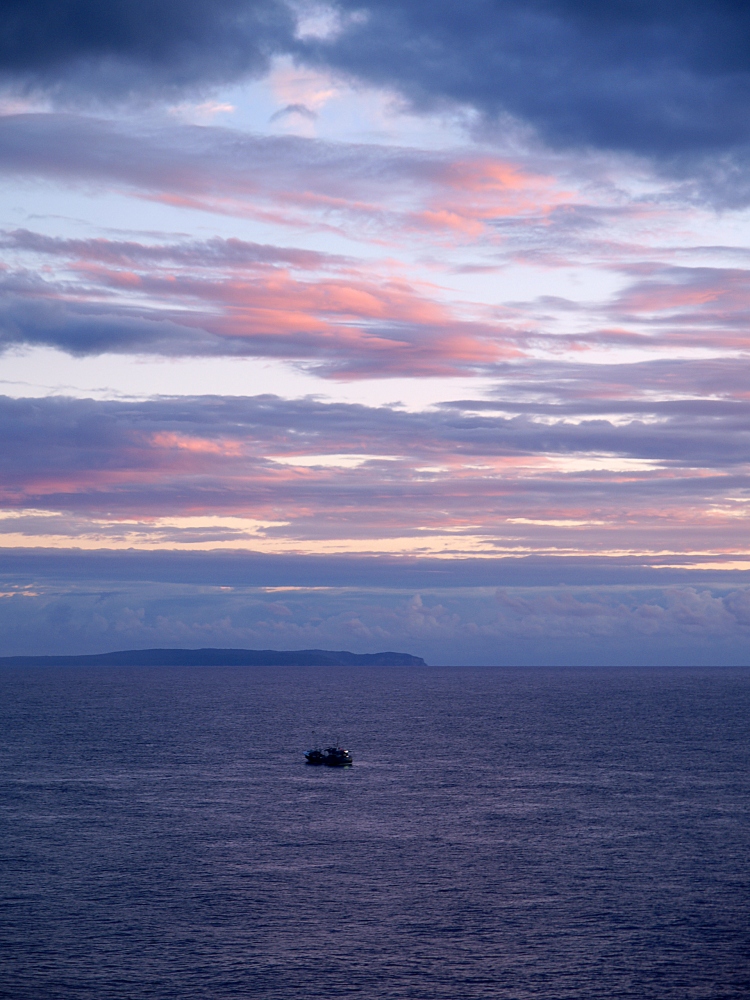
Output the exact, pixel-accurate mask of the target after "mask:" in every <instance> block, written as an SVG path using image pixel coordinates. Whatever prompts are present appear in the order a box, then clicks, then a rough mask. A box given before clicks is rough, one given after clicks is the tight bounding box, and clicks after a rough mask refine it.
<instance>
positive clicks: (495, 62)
mask: <svg viewBox="0 0 750 1000" xmlns="http://www.w3.org/2000/svg"><path fill="white" fill-rule="evenodd" d="M320 10H321V9H320V5H315V4H310V5H306V4H304V3H302V4H299V3H297V4H294V5H287V4H285V3H283V2H278V0H184V2H180V3H175V2H174V0H148V2H147V0H128V2H125V0H112V2H111V3H108V4H107V5H106V7H103V6H102V5H101V4H99V3H96V2H94V0H65V2H60V0H33V2H28V0H23V2H22V0H14V2H9V3H6V4H5V8H4V11H3V17H4V23H5V26H6V30H5V32H4V34H3V42H2V45H0V67H1V68H2V72H3V73H4V75H5V78H6V80H8V81H11V82H13V81H15V82H17V83H21V84H23V85H26V86H37V87H46V88H48V89H50V90H52V91H55V90H56V91H58V92H60V91H63V92H64V91H66V90H67V91H69V92H77V93H78V94H79V95H80V94H84V93H86V92H88V93H90V94H96V95H97V96H99V97H101V96H102V95H106V94H107V93H109V94H120V95H122V94H133V93H137V92H140V93H143V92H146V93H149V92H151V93H153V92H154V91H157V92H158V91H159V90H165V89H166V90H171V91H175V90H180V89H188V90H189V89H200V88H201V87H205V86H206V85H210V84H216V83H220V82H226V81H230V80H235V79H240V78H242V77H245V76H247V75H258V74H260V73H262V72H264V71H265V70H266V69H267V67H268V65H269V59H270V58H271V57H272V56H274V55H280V54H287V55H292V56H294V57H295V58H296V59H297V60H298V61H303V62H307V63H308V64H309V65H311V66H317V67H322V68H324V69H326V70H334V71H336V72H339V73H341V74H344V75H346V76H348V77H349V78H354V79H356V80H359V81H365V82H367V83H369V84H373V85H376V86H379V87H384V88H386V89H388V90H396V91H399V92H400V93H401V94H403V95H404V96H405V97H406V98H407V99H408V100H410V101H411V102H412V104H413V106H414V107H416V108H418V109H432V108H435V107H439V106H440V105H441V104H442V105H445V104H446V103H448V104H457V105H459V106H464V107H470V108H473V109H475V110H476V111H477V112H479V114H480V115H482V116H484V117H485V119H486V120H488V121H495V122H497V121H502V120H503V118H504V117H505V118H507V116H512V117H513V118H515V119H516V120H517V121H520V122H522V123H524V124H526V125H530V126H531V127H532V128H533V129H535V130H536V131H537V132H538V134H539V135H540V136H541V137H542V138H543V139H544V140H545V141H547V142H549V143H552V144H553V145H558V146H563V147H568V148H570V147H575V148H579V149H580V148H600V149H613V150H620V151H625V152H628V153H636V154H639V155H647V156H653V157H656V158H657V159H659V160H661V161H662V162H665V163H669V162H671V163H672V165H673V167H676V168H677V169H679V162H680V161H681V160H682V161H683V162H684V161H685V160H688V161H690V160H691V159H692V160H693V161H695V159H696V158H697V159H700V158H701V157H703V156H704V154H711V155H714V156H715V155H716V154H731V153H733V152H735V151H739V152H741V153H742V155H743V156H744V152H745V149H746V147H747V145H748V142H749V141H750V124H749V123H748V121H747V115H746V113H745V109H746V106H747V102H748V97H749V96H750V58H749V57H748V54H747V46H746V45H745V44H744V39H745V38H746V37H747V33H748V28H749V27H750V14H749V13H748V11H747V9H746V8H745V6H744V5H743V4H737V3H734V2H731V0H716V2H715V3H712V4H711V5H710V6H708V5H706V4H705V3H702V2H698V0H687V2H683V3H680V4H679V5H675V4H673V3H666V2H648V3H647V2H645V0H644V2H642V0H637V2H631V3H622V2H613V3H607V4H599V3H581V2H573V0H504V2H503V3H502V4H498V3H496V2H494V0H473V2H471V3H463V4H460V5H457V4H455V3H454V2H452V0H429V2H427V0H370V2H368V0H364V2H363V0H337V2H334V3H331V4H329V5H328V7H327V8H326V10H325V11H324V12H323V13H324V21H325V30H321V29H320V27H318V28H311V27H310V26H311V25H312V24H313V21H314V20H315V18H316V16H317V17H318V20H320V16H319V15H320ZM693 167H695V162H693ZM714 172H715V168H714ZM731 172H732V165H731V161H728V162H726V163H725V165H724V167H723V173H724V174H727V173H731ZM712 183H713V184H714V185H719V184H720V183H721V179H720V177H719V176H715V177H714V178H713V181H712Z"/></svg>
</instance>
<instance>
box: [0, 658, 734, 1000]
mask: <svg viewBox="0 0 750 1000" xmlns="http://www.w3.org/2000/svg"><path fill="white" fill-rule="evenodd" d="M313 731H315V733H316V740H317V742H319V743H323V745H326V743H327V742H329V741H332V740H336V739H338V740H340V741H341V743H342V744H343V745H344V746H346V747H348V748H349V749H350V751H351V752H352V754H353V756H354V758H355V763H354V766H353V767H352V768H351V769H334V768H325V767H310V766H306V765H305V763H304V758H303V752H304V750H305V749H307V748H308V747H309V746H310V745H311V743H312V741H313V735H312V733H313ZM749 763H750V670H745V669H735V668H726V669H724V668H719V669H703V668H701V669H680V668H668V669H662V668H659V669H629V668H606V669H605V668H602V669H596V668H591V669H568V668H559V669H540V668H537V669H531V668H525V669H506V668H417V669H415V668H383V667H367V668H354V669H352V668H328V667H313V668H304V669H301V668H274V669H266V668H258V667H249V668H195V667H190V668H135V669H129V668H77V667H74V668H56V669H55V668H52V669H50V668H34V669H25V670H11V669H2V670H0V822H1V824H2V827H1V830H0V866H1V868H0V906H1V913H0V996H2V997H3V998H11V1000H69V998H70V1000H73V998H76V1000H84V998H85V1000H109V998H113V1000H114V998H116V1000H140V998H160V1000H161V998H164V1000H167V998H169V1000H192V998H201V1000H204V998H205V1000H229V998H264V1000H265V998H268V1000H271V998H273V1000H277V998H278V1000H298V998H299V1000H303V998H304V1000H331V998H358V1000H359V998H367V1000H380V998H383V1000H390V998H415V1000H416V998H419V1000H443V998H445V1000H473V998H502V1000H506V998H507V1000H525V998H532V997H533V998H545V1000H564V998H571V1000H572V998H575V1000H589V998H590V1000H594V998H607V1000H610V998H611V1000H623V998H634V1000H635V998H638V1000H650V998H653V1000H703V998H705V1000H722V998H742V1000H747V998H748V997H750V823H749V819H750V817H749V815H748V814H749V811H750V773H749V769H748V764H749Z"/></svg>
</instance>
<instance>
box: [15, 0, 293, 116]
mask: <svg viewBox="0 0 750 1000" xmlns="http://www.w3.org/2000/svg"><path fill="white" fill-rule="evenodd" d="M0 17H2V22H3V31H2V34H1V35H0V75H2V76H4V77H5V79H6V80H15V81H20V82H21V83H23V84H26V85H28V86H37V87H38V86H42V87H48V88H51V89H53V90H63V91H74V92H75V91H78V92H79V93H80V92H85V91H88V92H89V93H90V95H91V96H98V97H102V96H105V94H106V93H110V94H115V95H118V96H119V95H122V94H128V93H143V92H144V91H145V92H149V91H154V90H162V89H179V88H184V87H188V88H194V87H196V86H197V87H200V86H201V85H205V84H206V83H217V82H221V81H226V80H234V79H237V78H238V77H241V76H244V75H248V74H257V73H261V72H263V71H264V70H265V69H266V68H267V66H268V60H269V57H270V56H271V55H273V54H274V53H275V52H279V51H285V50H288V49H289V47H290V46H291V45H292V44H293V34H294V25H295V19H294V17H293V16H292V14H291V13H290V11H289V9H288V7H287V5H286V4H284V3H281V2H277V0H108V2H107V3H101V2H99V0H3V2H2V4H1V5H0Z"/></svg>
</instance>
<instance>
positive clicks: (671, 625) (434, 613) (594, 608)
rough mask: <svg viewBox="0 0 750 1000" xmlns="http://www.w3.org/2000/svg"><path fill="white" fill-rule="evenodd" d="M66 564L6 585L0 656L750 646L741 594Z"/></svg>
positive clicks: (579, 654) (451, 655)
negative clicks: (444, 584) (314, 581)
mask: <svg viewBox="0 0 750 1000" xmlns="http://www.w3.org/2000/svg"><path fill="white" fill-rule="evenodd" d="M123 565H124V560H123V561H121V562H120V563H119V565H118V567H117V568H118V570H119V569H121V568H122V567H123ZM31 566H32V563H31V562H30V563H29V564H28V565H27V568H28V569H30V568H31ZM71 568H72V567H71V566H70V565H68V567H67V568H65V567H63V566H62V565H61V566H60V569H61V570H62V572H63V575H64V577H65V579H64V582H58V581H55V580H52V579H49V578H45V574H44V573H39V572H38V571H37V572H36V574H35V584H34V587H33V589H32V588H30V587H28V586H24V587H16V586H15V585H14V584H13V583H10V584H7V585H4V586H5V589H3V591H2V593H0V629H2V633H3V641H4V646H3V653H4V654H9V655H12V654H13V653H17V652H22V653H29V652H32V653H41V654H43V653H50V652H52V653H58V654H59V653H66V652H78V653H81V652H101V651H106V650H111V649H118V648H119V649H122V648H133V647H135V648H138V647H141V648H148V647H154V646H157V647H158V646H167V647H170V646H178V647H179V646H182V647H191V646H192V647H196V646H228V647H238V646H239V647H243V646H245V647H248V646H249V647H251V648H252V647H255V648H269V647H270V648H286V649H299V648H309V647H318V648H320V647H322V648H334V649H341V648H345V649H352V650H355V651H358V652H369V651H374V650H376V649H381V648H395V649H404V650H408V651H411V652H414V653H417V654H418V655H422V656H425V658H426V659H427V660H428V662H430V663H432V664H442V663H449V664H450V663H452V664H467V663H468V664H471V663H488V664H518V663H523V664H531V665H534V664H539V663H542V664H565V663H594V664H597V665H602V664H613V663H641V664H646V665H649V666H651V665H653V664H655V663H660V662H662V663H663V662H666V663H683V664H695V663H696V662H702V663H712V664H718V663H743V662H746V661H745V660H743V657H746V654H747V649H748V642H750V630H749V629H748V624H747V616H746V615H745V614H744V613H743V609H745V607H746V605H747V601H748V595H749V594H750V591H748V590H747V588H746V587H738V586H737V585H736V584H735V585H732V584H729V585H726V584H725V585H720V584H718V585H717V584H716V583H714V584H713V585H705V586H674V585H673V586H664V585H659V584H653V583H652V584H651V585H650V586H642V587H623V586H619V587H612V586H606V585H605V586H589V587H586V588H583V587H576V588H569V587H560V586H546V587H544V586H542V587H516V588H513V589H503V590H499V591H496V590H495V589H494V588H492V587H489V588H478V587H475V586H471V585H469V586H465V587H459V588H455V587H454V588H450V589H448V588H440V587H432V588H429V589H424V588H413V587H409V586H408V584H405V583H404V581H401V584H400V585H398V584H397V585H396V586H394V587H372V586H371V585H369V584H368V583H367V582H366V581H363V580H362V578H361V577H360V579H359V580H358V581H357V582H356V583H355V584H354V585H351V584H350V585H349V586H347V587H345V588H342V587H336V586H334V587H326V586H322V587H321V586H312V587H307V586H304V585H292V586H288V587H282V588H275V587H273V586H264V585H263V584H261V585H252V584H251V585H248V584H239V585H237V584H236V583H233V584H229V585H228V584H227V583H226V582H225V583H222V584H220V585H215V584H214V585H211V584H206V583H202V584H195V583H192V582H189V581H187V580H181V581H175V582H168V583H165V582H163V581H160V582H158V583H154V582H151V581H150V580H149V579H141V580H132V579H127V578H124V577H122V576H114V577H111V576H110V577H107V576H105V575H101V576H91V577H90V578H89V579H88V580H86V581H85V582H83V581H78V580H76V579H75V571H74V570H73V573H71ZM361 571H362V567H360V572H361ZM32 572H33V570H32ZM271 572H273V570H271Z"/></svg>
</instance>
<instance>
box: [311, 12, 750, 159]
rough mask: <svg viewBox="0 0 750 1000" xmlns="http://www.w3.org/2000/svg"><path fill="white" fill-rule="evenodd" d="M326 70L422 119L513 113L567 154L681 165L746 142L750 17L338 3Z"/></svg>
mask: <svg viewBox="0 0 750 1000" xmlns="http://www.w3.org/2000/svg"><path fill="white" fill-rule="evenodd" d="M337 6H338V7H340V8H341V9H342V10H345V11H349V12H354V11H356V12H358V13H359V14H360V15H362V13H364V15H365V16H360V17H358V18H355V19H352V20H349V21H347V22H345V27H344V30H343V31H342V33H341V34H340V35H339V36H338V37H335V38H333V39H331V40H328V41H325V40H324V41H320V42H317V43H316V45H315V47H314V51H315V54H316V55H317V57H318V59H319V60H320V61H321V63H324V64H330V65H334V66H336V67H338V68H340V69H343V70H345V71H347V72H349V73H351V74H352V75H354V76H357V77H359V78H363V77H364V78H366V79H368V80H370V81H372V82H374V83H378V84H381V85H383V86H394V85H395V86H397V87H399V88H400V89H401V90H402V91H403V92H404V93H405V94H407V95H408V96H409V97H410V98H411V99H412V100H413V101H414V102H415V103H416V104H417V105H418V106H419V105H422V106H428V107H429V106H434V105H435V104H436V103H438V102H439V101H440V100H449V101H458V102H462V103H465V104H468V105H470V106H473V107H475V108H477V109H478V110H479V111H481V112H482V113H484V114H485V115H487V116H488V117H490V118H496V117H498V116H501V115H502V114H504V113H510V114H511V115H513V116H516V117H517V118H519V119H520V120H521V121H523V122H528V123H530V124H532V125H533V126H534V127H535V128H536V129H538V131H539V132H540V134H541V135H542V137H543V138H545V139H546V140H548V141H550V142H552V143H554V144H558V145H562V146H584V147H585V146H592V147H599V148H607V149H617V150H626V151H629V152H634V153H638V154H647V155H655V156H657V157H665V158H672V157H675V156H680V155H684V154H694V153H704V152H707V151H711V152H717V151H720V150H728V149H734V148H737V147H738V146H743V145H744V144H746V143H747V142H748V140H750V122H749V121H748V118H747V115H746V107H747V103H748V97H750V45H748V39H749V38H750V6H749V5H748V4H747V3H733V2H728V0H718V2H715V3H711V4H707V3H705V2H702V0H680V2H674V0H667V2H659V0H614V2H610V3H600V2H587V0H502V2H497V0H471V2H467V3H461V4H456V3H454V2H453V0H429V2H428V0H377V2H372V3H364V4H363V3H361V2H360V0H339V3H338V4H337Z"/></svg>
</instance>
